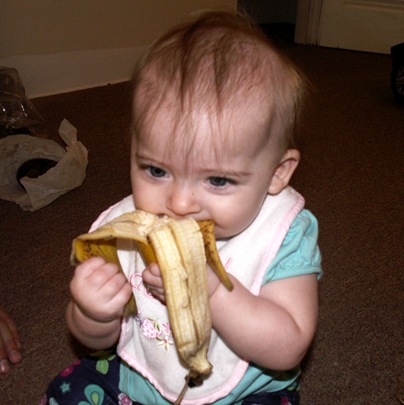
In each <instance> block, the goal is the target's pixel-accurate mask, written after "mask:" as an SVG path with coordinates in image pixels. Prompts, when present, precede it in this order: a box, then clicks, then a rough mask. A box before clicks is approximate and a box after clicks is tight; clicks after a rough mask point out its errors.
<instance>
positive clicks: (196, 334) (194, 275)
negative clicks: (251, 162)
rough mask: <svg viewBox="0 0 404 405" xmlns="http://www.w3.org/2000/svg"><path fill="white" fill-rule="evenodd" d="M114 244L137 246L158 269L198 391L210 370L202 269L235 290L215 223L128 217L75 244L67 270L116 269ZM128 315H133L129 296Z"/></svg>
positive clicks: (178, 342)
mask: <svg viewBox="0 0 404 405" xmlns="http://www.w3.org/2000/svg"><path fill="white" fill-rule="evenodd" d="M117 239H130V240H132V241H135V242H136V244H137V247H138V249H139V251H140V253H141V254H142V256H143V258H144V261H145V263H146V265H148V264H150V263H158V265H159V267H160V270H161V274H162V278H163V284H164V290H165V297H166V303H167V309H168V315H169V319H170V324H171V328H172V331H173V336H174V341H175V345H176V348H177V351H178V354H179V356H180V358H181V359H182V360H183V362H184V363H185V364H186V366H187V367H188V369H189V375H188V377H187V384H188V385H189V386H195V385H200V384H201V383H202V381H203V379H204V378H206V377H207V376H208V375H209V374H210V373H211V370H212V366H211V364H210V363H209V361H208V359H207V352H208V347H209V341H210V333H211V329H212V321H211V316H210V307H209V295H208V287H207V275H206V263H207V264H209V266H210V267H211V268H212V270H213V271H214V272H215V274H216V275H217V277H218V278H219V280H220V281H221V282H222V283H223V285H224V286H225V287H226V288H227V289H228V290H229V291H231V290H232V288H233V285H232V282H231V280H230V279H229V277H228V275H227V273H226V271H225V269H224V267H223V265H222V262H221V260H220V257H219V254H218V252H217V249H216V240H215V236H214V222H213V221H199V222H197V221H195V220H193V219H192V218H186V219H183V220H178V221H177V220H174V219H171V218H169V217H166V216H164V217H158V216H156V215H153V214H150V213H147V212H145V211H141V210H136V211H133V212H129V213H126V214H123V215H121V216H119V217H117V218H115V219H114V220H112V221H111V222H108V223H107V224H105V225H104V226H102V227H100V228H98V229H96V230H95V231H93V232H91V233H86V234H82V235H80V236H78V237H77V238H75V239H74V240H73V246H72V253H71V257H70V261H71V264H72V265H77V264H78V263H80V262H83V261H85V260H87V259H89V258H90V257H94V256H101V257H103V258H104V259H105V260H106V261H108V262H112V263H116V264H117V265H118V266H120V263H119V258H118V255H117V245H116V241H117ZM127 311H131V312H133V313H135V312H136V303H135V300H134V297H133V296H132V298H131V301H130V302H129V303H128V306H127Z"/></svg>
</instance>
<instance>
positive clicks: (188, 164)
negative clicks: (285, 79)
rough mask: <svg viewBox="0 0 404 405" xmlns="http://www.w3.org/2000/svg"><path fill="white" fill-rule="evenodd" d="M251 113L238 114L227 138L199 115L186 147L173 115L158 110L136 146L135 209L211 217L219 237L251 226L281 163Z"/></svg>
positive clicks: (259, 123) (176, 216)
mask: <svg viewBox="0 0 404 405" xmlns="http://www.w3.org/2000/svg"><path fill="white" fill-rule="evenodd" d="M248 115H249V114H248V111H245V112H244V114H236V115H234V117H233V120H232V125H231V126H228V131H229V133H228V134H226V136H224V137H220V135H219V136H217V133H216V138H215V139H214V142H213V137H214V136H215V130H214V128H212V125H211V123H210V122H208V120H207V118H206V117H203V116H202V115H201V116H200V117H198V118H197V131H196V136H195V139H194V142H193V143H192V147H191V148H190V149H187V148H184V145H183V139H184V138H183V137H181V136H180V137H174V139H173V137H172V136H171V135H170V134H171V128H172V126H171V125H170V119H169V117H170V114H169V113H168V112H167V111H161V112H158V113H157V114H156V115H155V116H154V117H153V122H154V125H153V128H152V129H151V130H150V136H147V137H146V136H143V137H142V136H140V137H139V138H140V139H139V141H138V142H137V143H135V144H134V145H133V151H132V161H131V179H132V190H133V196H134V201H135V204H136V208H138V209H142V210H145V211H148V212H151V213H153V214H156V215H162V214H163V215H168V216H170V217H174V218H177V219H179V218H184V217H193V218H195V219H196V220H206V219H211V220H213V221H214V222H215V224H216V232H215V233H216V237H217V238H226V237H230V236H234V235H236V234H238V233H239V232H241V231H243V230H244V229H245V228H247V227H248V226H249V225H250V223H251V222H252V221H253V220H254V218H255V217H256V215H257V214H258V212H259V210H260V208H261V205H262V203H263V201H264V199H265V197H266V195H267V194H268V189H269V186H270V184H271V179H272V175H273V172H274V170H275V167H276V166H277V163H278V162H277V161H276V158H275V154H274V153H271V150H270V149H269V147H268V145H264V146H263V145H262V141H261V139H262V131H263V130H264V128H263V127H264V125H263V123H262V122H260V120H259V119H258V120H253V119H250V120H248V119H246V118H245V117H246V116H248ZM252 116H253V117H254V116H255V115H254V114H252ZM260 131H261V133H260ZM229 140H230V141H229ZM213 145H214V146H213Z"/></svg>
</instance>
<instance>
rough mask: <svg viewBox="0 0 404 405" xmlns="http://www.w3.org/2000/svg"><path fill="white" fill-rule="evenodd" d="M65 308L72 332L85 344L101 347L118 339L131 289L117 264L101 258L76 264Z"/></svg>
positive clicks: (93, 347)
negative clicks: (69, 295) (70, 296)
mask: <svg viewBox="0 0 404 405" xmlns="http://www.w3.org/2000/svg"><path fill="white" fill-rule="evenodd" d="M70 290H71V293H72V300H71V301H70V302H69V304H68V307H67V310H66V320H67V324H68V326H69V329H70V331H71V332H72V334H73V335H74V336H76V338H77V339H78V340H79V341H80V342H81V343H82V344H84V345H85V346H87V347H89V348H92V349H96V350H101V349H106V348H108V347H110V346H112V345H113V344H115V343H116V342H117V341H118V338H119V334H120V324H121V318H122V315H123V312H124V308H125V305H126V303H127V302H128V301H129V299H130V297H131V294H132V288H131V286H130V285H129V283H128V282H127V280H126V278H125V276H124V275H123V274H122V273H121V272H120V271H119V269H118V266H117V265H115V264H112V263H107V262H105V260H104V259H102V258H100V257H95V258H92V259H89V260H86V261H85V262H83V263H82V264H80V265H79V266H77V268H76V270H75V273H74V276H73V279H72V281H71V284H70Z"/></svg>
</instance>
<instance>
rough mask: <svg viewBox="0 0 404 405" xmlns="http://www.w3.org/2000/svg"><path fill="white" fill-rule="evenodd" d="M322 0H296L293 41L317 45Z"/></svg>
mask: <svg viewBox="0 0 404 405" xmlns="http://www.w3.org/2000/svg"><path fill="white" fill-rule="evenodd" d="M322 5H323V0H297V9H296V23H295V42H296V43H297V44H303V45H318V40H319V29H320V18H321V7H322Z"/></svg>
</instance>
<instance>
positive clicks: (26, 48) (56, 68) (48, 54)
mask: <svg viewBox="0 0 404 405" xmlns="http://www.w3.org/2000/svg"><path fill="white" fill-rule="evenodd" d="M202 9H227V10H230V11H233V12H235V11H236V9H237V0H69V1H63V0H1V14H0V38H1V39H0V66H9V67H14V68H16V69H17V70H18V71H19V73H20V76H21V78H22V80H23V82H24V85H25V88H26V92H27V95H28V96H30V97H36V96H40V95H46V94H53V93H60V92H65V91H71V90H75V89H79V88H85V87H92V86H97V85H102V84H105V83H113V82H119V81H123V80H127V79H128V78H129V77H130V74H131V71H132V68H133V65H134V63H135V61H136V59H137V58H138V57H139V56H140V54H141V53H142V52H143V51H144V48H145V47H146V46H147V45H148V44H150V43H151V42H152V40H153V39H154V38H156V36H158V35H160V34H161V33H162V32H164V31H165V30H166V29H167V28H168V27H169V26H171V25H172V24H174V23H176V22H178V21H179V20H181V19H183V18H185V17H186V16H187V15H189V14H190V13H192V12H194V11H197V10H202Z"/></svg>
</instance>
